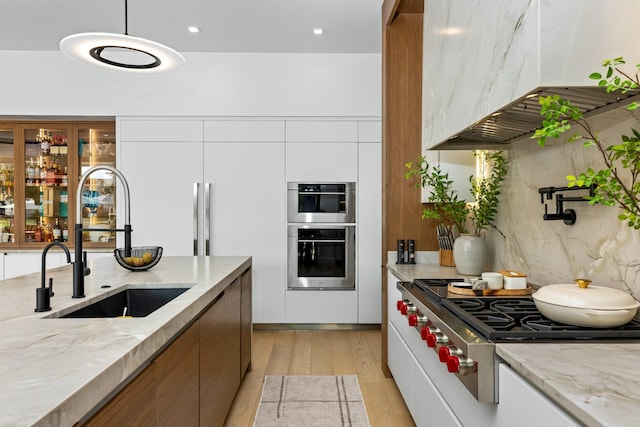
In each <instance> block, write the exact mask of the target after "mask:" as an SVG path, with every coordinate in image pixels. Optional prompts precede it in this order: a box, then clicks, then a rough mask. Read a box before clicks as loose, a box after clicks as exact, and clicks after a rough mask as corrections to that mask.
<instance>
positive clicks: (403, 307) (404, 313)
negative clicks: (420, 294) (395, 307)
mask: <svg viewBox="0 0 640 427" xmlns="http://www.w3.org/2000/svg"><path fill="white" fill-rule="evenodd" d="M407 308H409V306H408V303H405V302H403V303H402V306H401V307H400V314H402V315H403V316H404V315H406V314H407Z"/></svg>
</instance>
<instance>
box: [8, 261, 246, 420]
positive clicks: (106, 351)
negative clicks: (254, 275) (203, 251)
mask: <svg viewBox="0 0 640 427" xmlns="http://www.w3.org/2000/svg"><path fill="white" fill-rule="evenodd" d="M250 265H251V258H250V257H163V258H162V260H161V261H160V263H158V265H156V266H155V267H154V268H152V269H151V270H149V271H146V272H130V271H128V270H125V269H124V268H122V267H120V266H119V265H117V263H116V262H115V261H114V259H113V258H111V257H108V258H100V259H96V260H93V261H90V262H89V266H90V268H91V274H90V275H89V276H86V277H85V294H86V297H85V298H82V299H73V298H71V295H72V284H71V283H72V281H71V277H72V271H71V266H70V265H68V266H64V267H59V268H56V269H52V270H49V271H48V273H47V277H53V278H54V292H55V296H54V297H52V298H51V307H52V311H49V312H45V313H35V312H34V308H35V301H36V291H35V288H37V287H39V286H40V273H34V274H29V275H25V276H21V277H17V278H14V279H9V280H5V281H1V282H0V378H2V381H0V408H2V410H1V412H0V426H17V425H20V426H28V425H36V426H53V425H55V426H72V425H74V424H75V423H76V422H78V421H79V420H80V419H81V418H82V417H83V416H85V415H86V414H87V413H89V412H90V411H91V410H92V409H93V408H94V407H95V406H96V405H97V404H98V403H100V402H101V401H102V400H103V399H104V398H105V396H108V395H109V394H110V393H111V392H112V391H113V390H114V389H116V387H117V386H118V385H119V384H120V383H122V382H123V381H124V380H126V379H127V378H129V377H130V376H131V375H133V374H136V373H137V372H139V371H140V370H141V369H142V368H144V366H146V364H147V363H148V362H149V361H150V360H151V359H152V357H154V355H156V354H157V353H158V352H159V351H160V350H161V349H162V348H163V347H164V346H165V345H166V344H167V342H168V341H170V340H171V339H172V338H173V337H174V336H175V335H176V334H177V333H178V332H180V331H181V330H182V329H183V328H184V327H185V326H186V325H188V324H189V322H190V321H192V320H193V319H194V317H196V316H197V315H198V314H199V313H200V312H201V311H202V310H203V309H204V308H205V307H206V306H207V305H208V304H209V303H210V302H211V301H213V300H214V299H215V297H216V296H217V295H218V294H220V292H222V291H223V290H224V289H225V288H226V287H227V286H228V285H229V284H230V283H231V281H232V279H233V278H234V277H237V276H238V275H239V274H240V273H242V271H244V270H245V269H246V268H248V267H250ZM105 285H110V286H111V287H110V288H102V286H105ZM132 285H133V286H132ZM176 286H178V287H189V288H190V289H189V290H188V291H187V292H185V293H183V294H181V295H180V296H178V297H177V298H175V299H174V300H172V301H170V302H169V303H167V304H166V305H165V306H163V307H162V308H160V309H159V310H157V311H155V312H153V313H151V314H150V315H149V316H147V317H144V318H128V319H123V318H106V319H105V318H103V319H58V318H51V317H50V316H55V315H56V313H59V312H68V311H70V307H76V306H80V305H88V304H90V303H92V302H93V301H94V300H96V299H101V298H102V297H103V296H104V294H107V293H109V294H111V293H115V292H117V291H119V290H121V289H123V288H124V287H176Z"/></svg>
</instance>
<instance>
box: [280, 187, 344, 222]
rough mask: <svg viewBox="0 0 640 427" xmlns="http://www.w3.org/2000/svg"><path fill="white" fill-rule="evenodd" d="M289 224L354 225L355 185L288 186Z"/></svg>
mask: <svg viewBox="0 0 640 427" xmlns="http://www.w3.org/2000/svg"><path fill="white" fill-rule="evenodd" d="M287 206H288V215H287V217H288V221H289V222H293V223H299V222H305V223H310V222H324V223H354V222H355V219H356V184H355V182H341V183H322V182H290V183H288V185H287Z"/></svg>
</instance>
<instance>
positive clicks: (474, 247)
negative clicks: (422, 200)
mask: <svg viewBox="0 0 640 427" xmlns="http://www.w3.org/2000/svg"><path fill="white" fill-rule="evenodd" d="M474 155H475V156H476V157H478V158H479V159H478V160H479V162H478V163H479V165H480V173H479V174H478V176H473V175H471V176H470V177H469V184H470V186H471V192H472V194H473V195H474V196H475V198H476V202H475V203H469V204H467V202H466V201H465V200H460V199H459V198H458V195H457V194H456V191H455V190H454V189H453V188H452V186H453V181H452V180H451V179H449V174H448V173H447V172H443V171H442V170H441V169H440V167H439V166H433V165H430V164H429V163H428V162H427V160H426V159H425V158H424V156H420V157H419V159H418V162H417V163H413V162H409V163H407V164H406V165H405V166H406V168H407V170H406V172H405V178H406V179H411V178H413V177H416V176H417V177H419V178H420V179H419V181H418V182H417V183H416V187H418V188H420V187H425V188H430V189H431V192H430V194H429V198H428V201H429V202H430V203H433V207H425V208H424V209H423V211H422V218H423V219H424V218H433V219H445V218H448V219H450V220H451V221H453V223H454V224H455V227H457V229H458V230H459V232H460V233H461V235H460V236H459V237H457V238H456V239H455V241H454V244H453V260H454V262H455V267H456V269H457V270H458V273H460V274H464V275H471V276H478V275H480V273H482V272H483V271H485V268H486V264H487V262H488V260H489V253H488V248H487V244H486V242H485V240H484V238H483V237H482V236H481V235H480V232H481V231H482V230H485V229H487V228H488V227H489V226H491V227H494V228H496V227H495V224H494V223H493V220H494V218H495V215H496V213H497V212H498V204H499V203H500V198H499V196H500V188H501V186H502V182H503V181H504V178H505V176H506V174H507V161H506V160H505V158H504V157H503V154H502V152H501V151H494V152H487V151H475V152H474ZM467 220H469V222H470V223H471V228H472V233H471V234H468V232H467V223H468V222H467ZM496 230H497V228H496ZM498 232H499V230H498ZM455 234H457V233H454V235H455ZM500 234H502V233H500Z"/></svg>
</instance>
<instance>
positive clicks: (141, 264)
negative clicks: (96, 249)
mask: <svg viewBox="0 0 640 427" xmlns="http://www.w3.org/2000/svg"><path fill="white" fill-rule="evenodd" d="M113 254H114V255H115V257H116V261H118V264H120V265H121V266H123V267H124V268H126V269H127V270H131V271H145V270H148V269H150V268H151V267H153V266H154V265H156V264H157V263H158V261H160V258H161V257H162V247H160V246H138V247H134V248H131V256H130V257H125V256H124V248H117V249H114V251H113Z"/></svg>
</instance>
